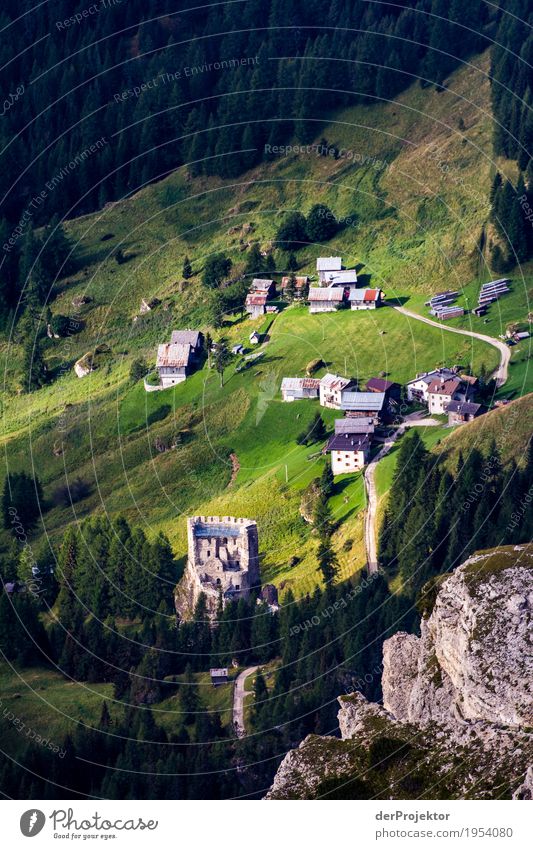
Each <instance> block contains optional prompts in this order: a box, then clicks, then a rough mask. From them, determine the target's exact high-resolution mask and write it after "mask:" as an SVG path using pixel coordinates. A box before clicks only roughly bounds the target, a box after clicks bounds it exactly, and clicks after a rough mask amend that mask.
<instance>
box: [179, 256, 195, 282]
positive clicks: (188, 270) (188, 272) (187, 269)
mask: <svg viewBox="0 0 533 849" xmlns="http://www.w3.org/2000/svg"><path fill="white" fill-rule="evenodd" d="M181 273H182V276H183V279H184V280H189V278H190V277H192V265H191V261H190V259H189V257H188V256H186V257H185V259H184V260H183V269H182V272H181Z"/></svg>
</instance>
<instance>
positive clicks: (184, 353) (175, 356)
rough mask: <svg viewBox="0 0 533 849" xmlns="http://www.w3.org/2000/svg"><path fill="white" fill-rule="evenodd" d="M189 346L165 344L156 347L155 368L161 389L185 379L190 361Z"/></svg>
mask: <svg viewBox="0 0 533 849" xmlns="http://www.w3.org/2000/svg"><path fill="white" fill-rule="evenodd" d="M190 351H191V349H190V346H189V345H177V344H174V345H173V344H172V343H165V344H163V345H158V347H157V361H156V364H155V367H156V369H157V371H158V373H159V383H160V386H161V388H162V389H167V388H168V387H169V386H175V385H176V384H177V383H182V382H183V381H184V380H186V378H187V369H188V367H189V361H190Z"/></svg>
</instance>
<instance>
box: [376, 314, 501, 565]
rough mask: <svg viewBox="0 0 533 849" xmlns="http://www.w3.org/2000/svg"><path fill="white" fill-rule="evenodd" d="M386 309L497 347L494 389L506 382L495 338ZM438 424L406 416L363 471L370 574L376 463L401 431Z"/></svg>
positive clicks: (498, 343)
mask: <svg viewBox="0 0 533 849" xmlns="http://www.w3.org/2000/svg"><path fill="white" fill-rule="evenodd" d="M387 306H390V307H392V308H393V309H395V310H397V311H398V312H401V313H402V315H405V316H406V317H407V318H413V319H415V320H416V321H422V322H424V324H429V325H431V326H432V327H438V328H439V329H440V330H446V331H448V333H457V334H459V336H470V337H471V338H472V339H478V340H479V341H480V342H486V343H487V344H488V345H492V346H493V347H494V348H497V349H498V351H499V354H500V364H499V366H498V368H497V369H496V370H495V371H494V373H493V375H492V376H493V378H494V380H495V381H496V385H497V386H498V387H499V386H503V384H504V383H505V382H506V380H507V377H508V372H509V361H510V359H511V351H510V349H509V347H508V346H507V345H506V344H505V343H504V342H501V341H500V340H499V339H494V337H493V336H486V335H485V334H483V333H475V332H474V331H473V330H460V329H459V328H458V327H447V326H446V325H444V324H441V323H439V322H437V321H433V320H432V319H431V318H426V317H425V316H423V315H418V314H417V313H415V312H411V310H407V309H405V307H398V306H395V305H394V304H391V303H389V304H387ZM438 424H440V422H438V421H436V420H435V419H429V418H424V414H423V413H413V414H411V415H410V416H406V419H405V422H404V424H403V425H401V426H400V427H399V428H398V430H397V431H396V432H395V433H394V434H392V435H391V436H390V437H389V439H388V440H387V441H386V442H385V443H384V445H383V448H382V449H381V451H379V453H378V454H376V456H375V457H374V459H373V460H371V462H370V463H369V464H368V466H367V467H366V469H365V489H366V498H367V506H366V510H365V548H366V560H367V567H368V571H369V572H370V573H372V572H377V570H378V568H379V565H378V553H377V512H378V494H377V490H376V481H375V472H376V466H377V464H378V463H379V461H380V460H381V459H382V458H383V457H384V456H385V454H388V453H389V451H390V450H391V448H392V446H393V445H394V443H395V442H396V440H397V439H398V437H399V436H400V435H401V434H402V433H403V432H404V431H405V429H406V428H407V427H421V426H423V425H438Z"/></svg>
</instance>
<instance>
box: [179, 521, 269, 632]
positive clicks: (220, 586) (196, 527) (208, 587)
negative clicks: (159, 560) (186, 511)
mask: <svg viewBox="0 0 533 849" xmlns="http://www.w3.org/2000/svg"><path fill="white" fill-rule="evenodd" d="M187 543H188V558H187V566H186V568H185V572H184V574H183V577H182V579H181V581H180V582H179V584H178V586H177V588H176V593H175V602H176V611H177V613H178V615H179V616H180V618H181V619H191V618H192V616H193V614H194V608H195V606H196V603H197V601H198V599H199V597H200V595H201V594H202V593H204V595H205V597H206V601H207V609H208V612H209V615H210V616H215V614H216V611H217V609H218V607H219V605H220V603H222V606H224V605H225V604H226V603H227V602H228V601H234V600H238V599H239V598H246V596H247V595H248V594H249V592H250V590H251V589H260V576H259V543H258V536H257V524H256V523H255V522H254V521H253V520H252V519H241V518H239V519H236V518H234V517H233V516H222V517H220V516H193V517H192V518H189V519H187Z"/></svg>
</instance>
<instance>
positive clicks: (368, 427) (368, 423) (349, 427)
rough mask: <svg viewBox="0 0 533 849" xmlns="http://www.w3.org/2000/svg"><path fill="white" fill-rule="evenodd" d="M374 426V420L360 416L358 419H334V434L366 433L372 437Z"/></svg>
mask: <svg viewBox="0 0 533 849" xmlns="http://www.w3.org/2000/svg"><path fill="white" fill-rule="evenodd" d="M374 429H375V425H374V419H373V418H372V417H371V416H361V417H360V418H357V419H354V418H348V417H346V418H344V419H335V433H337V434H339V433H354V432H355V431H357V433H367V434H368V435H369V436H372V434H373V433H374Z"/></svg>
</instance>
